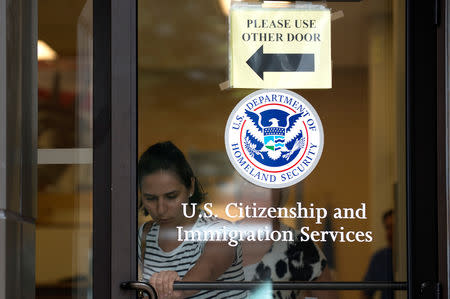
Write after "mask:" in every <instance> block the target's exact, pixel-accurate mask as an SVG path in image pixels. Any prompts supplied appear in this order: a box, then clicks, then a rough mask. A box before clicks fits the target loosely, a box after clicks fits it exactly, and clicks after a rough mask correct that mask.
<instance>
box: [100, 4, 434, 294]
mask: <svg viewBox="0 0 450 299" xmlns="http://www.w3.org/2000/svg"><path fill="white" fill-rule="evenodd" d="M106 2H107V1H104V2H103V3H102V2H101V1H98V2H97V4H96V2H94V16H95V18H96V19H94V198H95V200H94V236H93V238H94V273H93V277H94V286H93V290H94V297H97V296H98V297H99V298H100V297H104V296H106V297H111V298H125V297H126V298H131V297H132V296H134V295H133V294H132V292H130V291H127V290H126V289H125V288H126V287H128V288H137V287H146V288H149V286H146V285H145V284H148V285H152V286H153V287H154V288H155V289H156V290H157V291H158V292H159V295H160V296H159V297H161V295H164V294H165V292H167V293H168V292H169V290H168V289H164V286H165V285H161V284H160V283H159V282H158V280H157V279H156V280H155V277H158V278H160V277H163V278H164V279H169V280H174V279H175V280H177V281H176V282H175V283H174V290H175V291H178V292H184V293H183V295H184V296H188V295H189V296H191V295H194V296H199V297H202V296H203V297H208V296H212V297H214V298H219V297H220V296H222V297H224V298H225V297H233V298H247V297H248V298H250V297H251V296H266V297H268V298H272V296H275V297H276V298H358V297H361V298H373V296H374V295H375V296H381V298H407V297H409V298H416V296H419V293H420V292H423V293H426V292H432V288H433V285H434V283H435V282H436V281H437V279H436V278H435V276H436V273H437V272H436V269H435V268H433V266H429V265H427V264H428V263H427V264H425V263H423V262H422V263H418V264H413V262H414V261H416V259H418V258H419V255H420V254H430V253H432V252H434V251H433V248H435V246H436V243H435V241H436V240H433V239H432V236H433V232H434V230H435V229H436V226H435V224H433V223H430V221H427V220H426V219H430V218H428V217H433V215H434V213H435V210H434V209H433V207H435V206H434V205H435V197H433V196H431V197H430V199H429V204H428V205H427V206H426V208H425V207H424V206H423V203H422V202H421V201H420V198H418V196H420V194H421V192H422V190H424V189H422V188H425V186H432V185H433V177H428V178H425V179H424V178H423V176H422V174H421V173H420V171H422V170H424V169H426V167H431V166H430V165H429V164H427V165H422V164H420V158H419V156H417V155H419V154H430V150H429V149H426V148H424V147H422V146H421V145H419V144H417V141H416V140H417V137H418V134H420V132H419V131H416V128H417V123H418V121H419V120H418V117H419V115H417V114H415V113H418V112H417V111H418V110H417V109H420V107H421V106H420V102H419V100H418V99H417V97H416V95H415V94H413V93H412V92H413V91H417V92H421V93H423V92H429V91H430V90H433V88H434V87H432V78H430V79H429V80H430V82H428V81H427V80H425V83H424V85H423V86H421V87H419V86H417V85H412V84H411V82H412V80H413V78H416V76H417V74H416V72H417V71H418V67H417V65H418V64H417V61H416V60H415V59H418V58H416V55H418V53H421V52H420V50H421V48H420V47H416V46H414V45H411V44H410V42H411V41H414V40H415V39H416V34H417V35H419V33H418V32H416V31H414V30H416V29H414V28H413V27H412V26H411V23H407V21H406V20H407V19H408V18H407V13H408V12H409V13H411V14H412V15H411V16H409V19H408V20H409V21H408V22H412V21H411V20H412V19H414V17H416V16H415V15H414V14H413V13H412V12H416V10H417V11H419V8H418V7H415V6H414V5H413V4H408V3H406V1H393V2H392V1H376V2H367V1H362V2H348V3H347V2H330V3H323V2H320V3H318V4H317V5H322V6H326V9H330V11H331V20H332V23H331V58H332V61H333V64H332V72H333V77H332V78H333V80H332V88H330V89H297V90H292V91H293V92H295V93H297V94H299V95H301V96H302V97H304V98H305V99H307V101H308V102H309V103H310V104H311V105H312V106H313V107H314V109H315V110H316V111H317V114H318V115H319V116H320V120H321V122H322V124H323V131H324V148H323V152H322V156H321V159H320V161H319V162H318V164H317V166H316V168H315V169H314V170H313V171H312V172H311V173H310V174H309V176H308V177H306V178H305V179H304V180H302V181H301V182H299V183H297V184H295V185H293V186H290V187H288V188H282V189H268V188H264V187H259V186H256V185H254V184H252V183H251V182H248V181H247V180H246V179H244V178H242V177H241V175H240V174H239V172H238V171H236V170H235V168H233V166H232V163H231V162H230V158H229V156H228V155H227V152H226V147H225V144H224V138H225V128H226V124H227V119H228V117H229V115H230V114H231V113H232V111H233V109H234V108H235V107H236V105H238V103H239V102H240V101H241V100H242V99H244V98H245V97H246V96H247V95H249V94H251V93H252V92H254V91H255V90H250V89H235V88H230V86H229V85H228V84H227V82H226V81H227V79H228V58H229V57H228V30H229V29H228V15H229V11H230V10H229V9H230V2H229V1H220V0H218V1H211V0H205V1H171V2H169V3H165V2H161V1H136V2H135V1H130V2H127V3H121V2H120V1H112V2H111V3H109V2H108V3H106ZM266 2H269V1H266ZM408 5H409V6H408ZM427 9H428V8H427ZM429 9H430V11H432V7H430V8H429ZM430 28H431V27H430ZM430 28H429V29H428V30H430V31H432V30H433V29H430ZM424 30H425V29H424ZM407 33H409V35H407ZM421 34H423V32H421ZM407 36H408V38H409V39H407ZM432 42H433V40H432V39H431V40H430V43H432ZM419 48H420V49H419ZM255 50H256V49H255ZM422 50H423V51H427V49H422ZM428 50H429V49H428ZM96 53H97V54H96ZM105 53H106V55H105ZM96 66H97V67H96ZM412 66H414V68H413V67H412ZM432 67H433V66H430V69H425V70H424V71H425V72H427V73H432ZM434 67H435V66H434ZM105 70H106V71H105ZM432 101H433V100H432ZM420 111H422V112H424V113H425V115H424V117H425V119H428V120H432V119H433V117H435V115H434V114H433V113H432V112H430V113H428V112H429V111H431V110H420ZM105 124H106V126H105ZM108 124H110V125H111V127H108V126H107V125H108ZM263 126H264V125H263ZM266 126H269V125H266ZM96 134H97V135H96ZM286 146H287V145H286ZM248 151H250V150H248ZM247 153H249V152H247ZM267 155H268V154H267ZM155 157H156V158H155ZM268 157H269V156H268ZM272 159H273V160H275V159H276V158H274V157H272ZM173 161H181V162H180V163H181V164H180V163H178V164H177V163H174V162H173ZM180 165H181V166H180ZM428 170H429V171H433V168H430V169H428ZM419 179H421V180H422V182H421V185H420V187H419V185H415V183H416V182H417V180H419ZM199 185H201V186H202V187H201V188H200V187H199ZM432 188H434V187H432ZM430 191H432V190H430ZM192 204H197V205H196V206H195V205H192ZM191 207H194V208H191ZM245 207H248V208H247V209H246V208H245ZM301 207H304V210H303V211H305V213H306V214H305V215H304V216H299V214H298V215H297V214H296V217H287V216H286V217H283V216H279V217H278V216H274V217H268V216H267V215H266V216H264V215H263V216H261V217H252V216H251V215H249V214H248V213H247V212H246V211H254V210H252V208H253V209H255V210H258V211H267V210H269V209H273V210H274V211H302V210H301ZM419 211H420V212H423V213H425V215H422V216H425V217H419ZM308 213H310V214H309V215H310V216H307V215H308ZM314 213H315V215H316V216H314ZM325 214H326V215H325ZM199 215H201V216H199ZM211 215H212V217H211V219H210V217H209V216H211ZM319 215H322V216H323V217H321V216H319ZM202 218H203V219H208V220H211V221H212V224H211V223H210V222H208V220H202ZM205 221H206V222H205ZM205 223H206V224H208V225H210V224H211V225H213V226H214V225H219V226H221V227H225V226H226V227H228V226H229V227H233V229H235V230H238V231H246V232H247V235H248V234H249V233H248V232H249V231H251V230H255V229H260V228H262V229H263V230H265V231H266V234H267V235H269V236H275V237H274V238H272V237H270V238H269V237H268V238H266V239H264V238H263V239H261V240H258V239H257V238H256V240H255V239H252V238H247V237H242V238H241V239H239V240H238V241H239V242H231V240H230V239H223V240H221V241H219V242H216V243H214V244H212V243H211V242H210V240H209V239H208V240H206V241H205V240H203V241H202V242H200V241H199V240H196V241H192V240H191V241H192V242H191V241H190V240H188V239H189V238H188V237H186V234H184V235H181V233H182V231H183V229H184V228H195V227H199V226H201V225H204V224H205ZM224 223H225V224H224ZM206 224H205V225H206ZM420 228H423V230H421V229H420ZM283 232H284V233H286V236H287V237H286V238H281V237H280V238H277V237H276V236H277V235H278V234H280V235H282V234H283ZM423 234H425V235H427V236H430V238H431V239H430V242H428V243H427V246H423V245H420V246H419V245H418V246H416V245H417V244H418V243H417V242H418V240H419V238H418V236H419V235H420V236H423ZM290 236H292V238H290ZM413 245H414V246H415V247H414V249H413V248H412V246H413ZM211 249H212V250H211ZM214 252H216V254H215V253H214ZM429 256H430V259H431V260H434V259H436V258H437V257H436V255H435V254H434V253H432V254H430V255H429ZM205 261H206V262H205ZM431 264H433V263H431ZM185 265H188V266H185ZM198 269H205V271H209V272H203V273H202V271H199V270H198ZM105 273H107V274H109V275H105ZM419 273H420V274H419ZM231 274H234V275H231ZM161 275H165V276H161ZM424 276H426V277H427V278H425V277H424ZM152 277H153V278H152ZM138 279H139V281H140V283H134V284H133V283H129V284H123V283H124V282H127V281H128V282H129V281H138ZM152 279H153V280H152ZM178 280H181V281H178ZM426 281H429V282H430V285H431V288H428V286H427V285H423V290H421V287H420V286H421V285H422V283H424V282H426ZM216 282H219V283H216ZM119 285H122V287H125V288H122V289H119ZM166 295H167V294H166ZM176 295H179V293H176Z"/></svg>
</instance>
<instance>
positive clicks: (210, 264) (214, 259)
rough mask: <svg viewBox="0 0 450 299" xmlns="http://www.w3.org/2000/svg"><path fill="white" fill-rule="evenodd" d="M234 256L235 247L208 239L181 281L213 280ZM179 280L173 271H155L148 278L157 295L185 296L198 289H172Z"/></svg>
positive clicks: (167, 296) (192, 293)
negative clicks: (193, 264)
mask: <svg viewBox="0 0 450 299" xmlns="http://www.w3.org/2000/svg"><path fill="white" fill-rule="evenodd" d="M235 257H236V247H231V246H229V245H228V244H227V243H226V242H216V241H209V242H207V243H206V245H205V248H204V250H203V253H202V255H201V256H200V258H199V259H198V260H197V262H196V263H195V266H194V267H192V269H191V270H189V271H188V272H187V273H186V275H185V276H184V277H183V279H182V281H215V280H216V279H217V278H219V276H220V275H222V274H223V273H224V272H225V271H226V270H227V269H228V268H229V267H230V266H231V265H232V263H233V261H234V259H235ZM177 280H181V279H180V277H179V276H178V274H177V273H176V272H174V271H163V272H160V273H155V274H153V275H152V277H151V278H150V284H152V285H153V287H154V288H155V289H156V291H157V293H158V297H159V296H161V297H163V298H185V297H189V296H192V295H194V294H195V293H197V292H198V291H173V282H174V281H177Z"/></svg>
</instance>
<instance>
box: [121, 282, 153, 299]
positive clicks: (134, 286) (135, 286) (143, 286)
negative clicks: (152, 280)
mask: <svg viewBox="0 0 450 299" xmlns="http://www.w3.org/2000/svg"><path fill="white" fill-rule="evenodd" d="M120 288H122V289H125V290H137V291H139V292H140V294H139V298H143V296H142V295H143V294H142V292H144V293H146V294H147V295H148V296H149V299H157V298H158V295H157V294H156V291H155V289H154V288H153V287H152V286H151V285H149V284H148V283H145V282H140V281H125V282H122V283H121V284H120Z"/></svg>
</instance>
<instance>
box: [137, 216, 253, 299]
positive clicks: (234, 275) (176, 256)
mask: <svg viewBox="0 0 450 299" xmlns="http://www.w3.org/2000/svg"><path fill="white" fill-rule="evenodd" d="M201 213H204V211H202V212H201ZM227 224H228V225H229V222H227V221H225V220H223V219H220V218H216V217H210V218H205V217H201V218H200V217H199V218H198V219H197V221H196V223H195V225H194V226H193V228H192V229H193V230H201V229H211V228H213V227H215V226H217V227H218V228H221V227H222V226H223V225H227ZM142 230H143V225H142V226H141V227H140V229H139V238H138V254H139V262H140V261H141V260H142V259H141V240H142ZM158 236H159V225H158V224H157V223H153V225H152V227H151V229H150V230H149V232H148V234H147V236H146V238H145V240H146V249H145V255H144V265H143V267H142V269H143V271H142V277H143V281H149V280H150V277H151V276H152V275H153V274H154V273H157V272H161V271H176V272H177V273H178V276H180V277H181V278H183V277H184V276H185V275H186V273H187V272H188V271H189V270H190V269H191V268H192V267H193V266H194V265H195V263H196V262H197V260H198V259H199V258H200V256H201V255H202V253H203V250H204V248H205V245H206V241H190V240H184V241H183V242H182V243H181V244H180V245H179V246H178V247H177V248H175V249H174V250H172V251H170V252H166V251H163V250H162V249H161V248H160V247H159V245H158ZM234 248H235V253H236V254H235V256H236V257H235V260H234V261H233V264H232V265H231V266H230V267H229V268H228V269H227V270H226V271H225V272H224V273H223V274H222V275H221V276H220V277H219V278H218V279H217V281H244V271H243V268H242V247H241V246H240V244H239V245H237V246H236V247H234ZM141 266H142V265H141ZM189 298H195V299H206V298H208V299H209V298H211V299H212V298H219V299H220V298H236V299H239V298H247V292H246V291H243V290H217V291H215V290H209V291H200V292H198V293H197V294H195V295H193V296H191V297H189Z"/></svg>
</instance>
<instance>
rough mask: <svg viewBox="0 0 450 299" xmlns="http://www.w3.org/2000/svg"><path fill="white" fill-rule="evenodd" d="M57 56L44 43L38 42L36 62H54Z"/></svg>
mask: <svg viewBox="0 0 450 299" xmlns="http://www.w3.org/2000/svg"><path fill="white" fill-rule="evenodd" d="M56 58H58V54H56V52H55V50H53V49H52V48H50V46H49V45H47V44H46V43H45V42H44V41H41V40H38V61H41V60H56Z"/></svg>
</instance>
